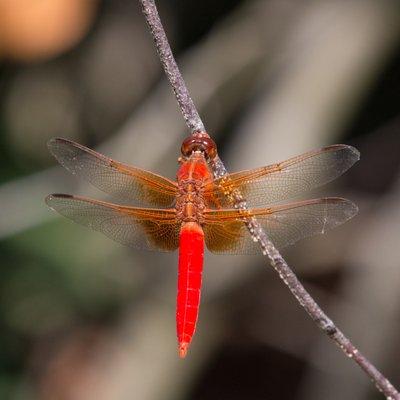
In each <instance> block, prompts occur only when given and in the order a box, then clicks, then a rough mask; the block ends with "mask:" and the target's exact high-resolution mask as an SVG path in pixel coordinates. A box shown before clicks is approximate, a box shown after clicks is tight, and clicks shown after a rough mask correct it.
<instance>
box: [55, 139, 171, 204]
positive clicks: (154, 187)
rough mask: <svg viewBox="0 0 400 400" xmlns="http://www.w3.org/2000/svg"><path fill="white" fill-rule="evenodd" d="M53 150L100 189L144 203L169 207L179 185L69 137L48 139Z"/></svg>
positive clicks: (70, 166)
mask: <svg viewBox="0 0 400 400" xmlns="http://www.w3.org/2000/svg"><path fill="white" fill-rule="evenodd" d="M47 145H48V147H49V150H50V152H51V153H52V154H53V155H54V157H55V158H56V159H57V160H58V162H59V163H60V164H61V165H62V166H63V167H65V168H66V169H67V170H68V171H70V172H71V173H72V174H76V175H79V176H81V177H83V178H84V179H86V180H87V181H89V182H90V183H91V184H92V185H94V186H96V187H97V188H99V189H100V190H102V191H104V192H106V193H109V194H111V195H113V196H116V197H118V198H121V199H124V200H127V201H130V202H134V203H135V204H138V205H143V206H156V207H170V206H171V205H172V204H173V203H174V201H175V197H176V193H177V190H178V189H177V185H176V183H175V182H172V181H170V180H169V179H167V178H163V177H162V176H159V175H156V174H153V173H151V172H148V171H144V170H142V169H139V168H136V167H132V166H129V165H125V164H122V163H120V162H118V161H114V160H113V159H111V158H108V157H106V156H103V155H102V154H100V153H97V152H95V151H93V150H91V149H88V148H87V147H85V146H82V145H80V144H78V143H75V142H72V141H70V140H67V139H62V138H55V139H51V140H50V141H49V142H48V144H47Z"/></svg>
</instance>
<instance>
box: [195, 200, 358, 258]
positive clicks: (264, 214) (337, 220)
mask: <svg viewBox="0 0 400 400" xmlns="http://www.w3.org/2000/svg"><path fill="white" fill-rule="evenodd" d="M357 212H358V208H357V206H356V205H355V204H354V203H352V202H351V201H349V200H346V199H342V198H339V197H328V198H322V199H315V200H306V201H300V202H296V203H291V204H287V205H281V206H276V207H270V208H263V209H253V210H249V211H248V217H256V218H257V221H258V222H259V223H260V224H261V226H262V227H263V229H264V230H265V232H266V233H267V235H268V237H269V238H270V240H271V241H272V242H273V243H274V245H275V246H276V247H277V248H283V247H285V246H288V245H290V244H293V243H295V242H297V241H298V240H300V239H302V238H305V237H308V236H312V235H316V234H319V233H325V232H326V231H327V230H329V229H333V228H335V227H336V226H338V225H341V224H343V223H344V222H346V221H347V220H349V219H350V218H352V217H353V216H354V215H356V214H357ZM204 217H205V223H204V226H203V230H204V233H205V241H206V245H207V248H208V249H209V250H210V251H212V252H214V253H230V254H258V253H259V252H260V247H259V245H258V244H257V243H255V242H254V241H253V239H252V237H251V235H250V233H249V232H248V230H247V228H246V226H245V225H244V223H243V221H244V220H245V219H244V217H243V214H241V212H240V211H239V210H209V211H206V212H205V213H204Z"/></svg>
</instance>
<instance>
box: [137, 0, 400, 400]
mask: <svg viewBox="0 0 400 400" xmlns="http://www.w3.org/2000/svg"><path fill="white" fill-rule="evenodd" d="M139 1H140V3H141V5H142V8H143V13H144V15H145V18H146V21H147V23H148V25H149V28H150V31H151V34H152V36H153V39H154V42H155V44H156V47H157V51H158V55H159V57H160V60H161V63H162V65H163V67H164V70H165V73H166V74H167V77H168V80H169V82H170V84H171V86H172V88H173V90H174V93H175V96H176V98H177V101H178V104H179V106H180V108H181V110H182V114H183V116H184V118H185V121H186V124H187V126H188V127H189V129H190V130H191V132H192V133H194V132H196V131H205V129H204V125H203V123H202V121H201V119H200V117H199V114H198V112H197V110H196V107H195V105H194V103H193V101H192V99H191V97H190V96H189V92H188V90H187V88H186V85H185V82H184V80H183V77H182V76H181V74H180V72H179V69H178V66H177V64H176V62H175V59H174V57H173V55H172V51H171V48H170V46H169V43H168V40H167V37H166V35H165V32H164V28H163V26H162V24H161V21H160V17H159V15H158V12H157V8H156V6H155V3H154V1H153V0H139ZM211 167H212V169H213V173H214V176H215V177H216V178H218V177H222V176H225V175H227V170H226V168H225V166H224V165H223V163H222V161H221V159H220V158H219V157H218V156H216V157H215V158H214V159H213V160H212V161H211ZM230 195H232V196H233V198H234V200H235V203H234V205H235V208H237V209H241V210H246V209H247V204H246V201H245V199H244V198H243V197H242V196H241V194H240V193H238V192H236V191H234V192H232V193H230ZM245 223H246V226H247V228H248V230H249V232H250V234H251V235H252V237H253V238H254V240H255V241H257V242H258V243H259V244H260V248H261V251H262V253H263V254H264V255H266V256H267V257H268V259H269V261H270V263H271V265H272V266H273V267H274V269H275V270H276V272H278V274H279V277H280V278H281V279H282V280H283V281H284V282H285V284H286V285H287V286H288V287H289V289H290V291H291V292H292V294H293V295H294V297H295V298H296V300H297V301H298V302H299V304H300V305H301V306H302V307H303V308H304V309H305V310H306V312H307V313H308V314H309V315H310V317H311V318H312V319H313V320H314V322H315V323H316V324H317V326H318V327H319V328H320V329H321V330H322V331H323V332H324V333H326V334H327V335H328V336H329V337H330V338H331V339H332V340H333V341H334V342H335V343H336V344H337V345H338V346H339V347H340V348H341V349H342V351H343V352H344V353H345V354H346V355H347V356H348V357H350V358H352V359H353V360H354V361H355V362H356V363H357V364H358V365H359V366H360V367H361V368H362V370H363V371H364V372H365V373H366V374H367V375H368V376H369V378H370V379H371V380H372V381H373V382H374V383H375V386H376V387H377V388H378V389H379V390H380V391H381V392H382V393H383V394H384V395H385V396H386V398H387V399H394V400H400V394H399V392H398V391H397V390H396V389H395V388H394V386H393V385H392V384H391V383H390V382H389V380H388V379H387V378H386V377H385V376H384V375H383V374H382V373H381V372H379V371H378V369H377V368H376V367H375V366H374V365H373V364H372V363H371V362H370V361H369V360H368V359H367V358H366V357H365V356H364V355H363V354H362V353H360V351H359V350H358V349H357V348H356V347H355V346H354V345H353V344H352V343H351V341H350V340H349V339H348V338H347V337H346V336H345V335H344V334H343V332H341V331H340V330H339V329H338V328H337V326H336V325H335V323H334V322H333V321H332V320H331V319H330V318H329V317H328V316H327V315H326V314H325V313H324V312H323V311H322V309H321V308H320V307H319V305H318V304H317V303H316V302H315V300H314V299H313V298H312V297H311V296H310V294H309V293H308V292H307V291H306V289H305V288H304V286H303V285H302V284H301V283H300V281H299V280H298V279H297V277H296V275H295V274H294V272H293V271H292V269H291V268H290V267H289V265H288V264H287V263H286V261H285V260H284V258H283V257H282V255H281V254H280V253H279V251H278V250H277V249H276V248H275V246H274V244H273V243H272V242H271V241H270V240H269V238H268V236H267V234H266V233H265V232H264V230H263V229H262V227H261V225H260V224H259V223H258V222H257V220H256V219H255V218H251V219H248V220H247V221H246V222H245Z"/></svg>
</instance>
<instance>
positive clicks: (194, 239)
mask: <svg viewBox="0 0 400 400" xmlns="http://www.w3.org/2000/svg"><path fill="white" fill-rule="evenodd" d="M203 258H204V233H203V229H202V228H201V226H200V225H199V224H197V223H196V222H186V223H184V224H183V225H182V228H181V232H180V237H179V263H178V294H177V304H176V329H177V336H178V346H179V355H180V357H182V358H183V357H185V356H186V353H187V349H188V347H189V344H190V342H191V340H192V337H193V334H194V332H195V330H196V322H197V317H198V314H199V304H200V293H201V278H202V272H203Z"/></svg>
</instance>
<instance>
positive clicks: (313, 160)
mask: <svg viewBox="0 0 400 400" xmlns="http://www.w3.org/2000/svg"><path fill="white" fill-rule="evenodd" d="M359 158H360V153H359V152H358V150H357V149H355V148H354V147H351V146H347V145H344V144H336V145H332V146H328V147H324V148H322V149H318V150H314V151H310V152H308V153H305V154H302V155H300V156H297V157H293V158H290V159H289V160H287V161H283V162H280V163H277V164H273V165H270V166H268V167H261V168H256V169H252V170H248V171H241V172H237V173H233V174H228V175H226V176H224V177H222V178H219V179H216V180H215V181H214V182H213V183H211V184H209V185H208V186H207V187H206V188H205V193H204V195H205V199H206V201H207V202H208V204H209V206H210V207H213V208H222V207H227V206H230V207H231V206H232V204H233V202H232V196H230V195H229V194H230V193H232V192H234V193H238V192H240V193H241V194H242V196H243V198H245V199H246V201H247V203H248V205H249V207H262V206H265V205H269V204H275V203H277V202H280V201H282V200H286V199H291V198H294V197H296V196H298V195H300V194H301V193H303V192H305V191H309V190H311V189H312V188H315V187H318V186H322V185H324V184H326V183H328V182H330V181H332V180H334V179H336V178H337V177H338V176H340V175H342V174H343V173H344V172H345V171H347V170H348V169H349V168H350V167H351V166H352V165H353V164H354V163H355V162H356V161H357V160H359Z"/></svg>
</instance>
